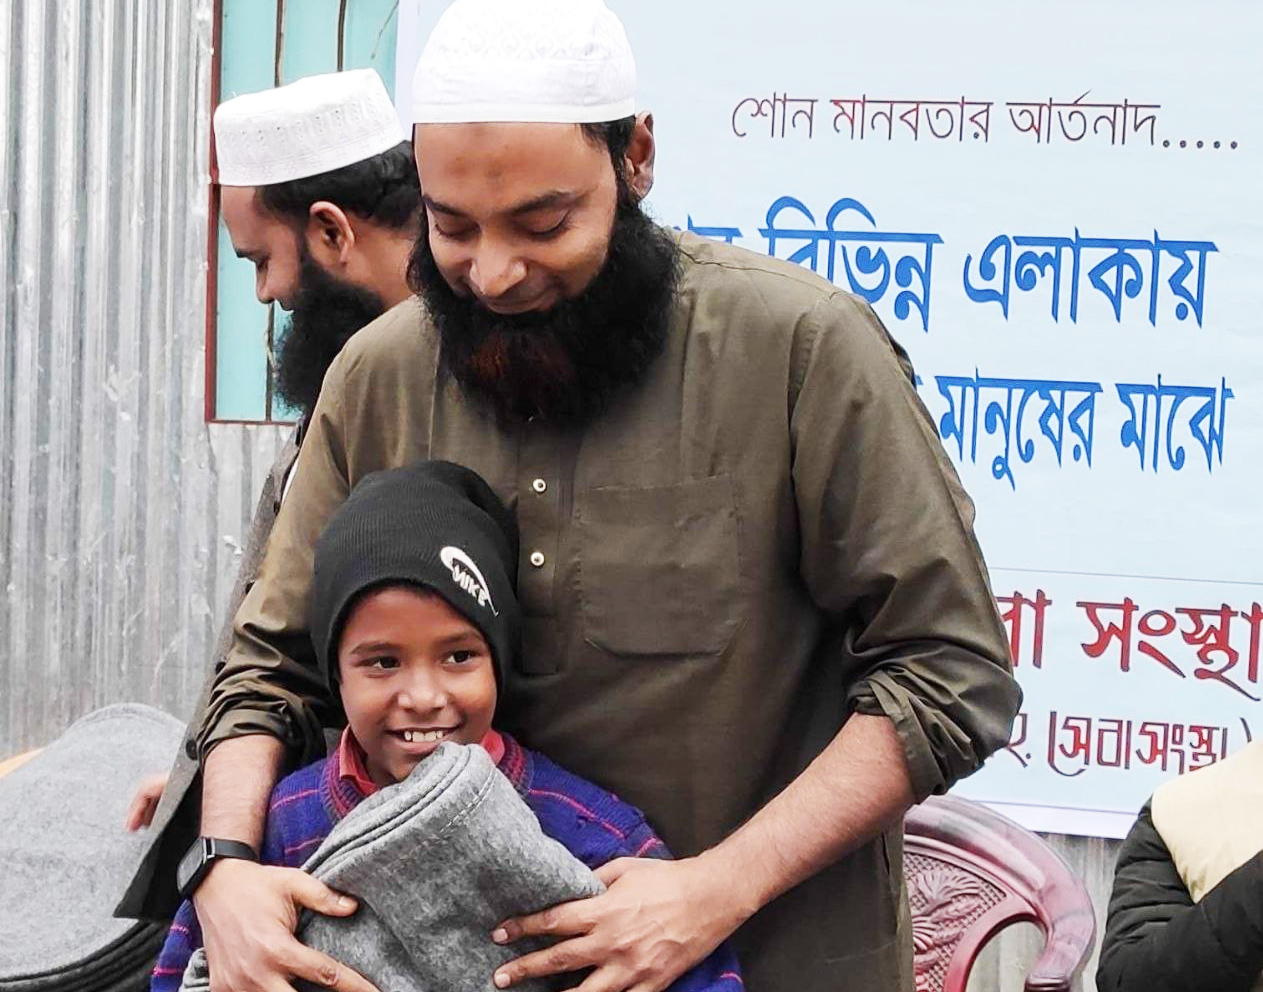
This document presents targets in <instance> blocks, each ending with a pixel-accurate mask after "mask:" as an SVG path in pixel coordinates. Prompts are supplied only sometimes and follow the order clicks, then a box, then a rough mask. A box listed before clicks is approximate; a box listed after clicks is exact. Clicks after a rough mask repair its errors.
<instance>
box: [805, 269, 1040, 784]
mask: <svg viewBox="0 0 1263 992" xmlns="http://www.w3.org/2000/svg"><path fill="white" fill-rule="evenodd" d="M800 342H801V343H800V346H799V353H800V354H801V356H802V358H801V359H800V362H799V367H800V371H799V374H798V377H797V382H796V383H795V387H796V388H795V391H794V394H793V395H792V396H791V432H792V440H793V445H794V466H793V480H794V486H795V494H796V500H797V503H798V511H799V522H800V527H801V533H802V554H801V562H802V566H801V567H802V575H803V579H804V581H805V582H806V584H807V588H808V589H809V590H810V592H811V595H812V597H813V599H814V600H815V602H816V604H817V605H818V606H819V607H820V609H821V610H823V611H824V612H825V613H826V614H827V615H828V616H829V617H830V618H831V622H832V623H834V624H835V625H836V626H837V628H838V630H839V632H840V636H839V637H838V638H837V639H836V642H837V643H838V644H839V645H840V648H839V650H840V654H841V656H842V657H841V659H840V661H841V664H842V665H843V667H844V677H845V678H846V680H847V684H848V686H849V691H848V703H849V705H850V707H851V709H852V710H854V711H856V712H860V713H866V714H875V715H884V716H886V717H889V718H890V720H891V721H892V722H893V724H894V726H895V729H896V731H897V733H898V736H899V739H900V741H901V743H902V745H903V749H904V754H905V756H906V759H907V765H908V770H909V772H910V775H911V780H912V786H913V789H914V791H915V793H916V795H917V797H918V799H920V798H924V797H925V796H927V795H929V794H931V793H941V792H944V791H946V790H947V789H948V788H950V787H951V785H952V784H953V783H954V782H955V781H956V780H957V779H959V778H961V777H963V776H965V775H968V774H969V773H971V772H973V771H975V770H976V769H977V768H978V767H979V766H980V765H981V764H982V762H983V761H984V760H985V759H986V757H987V756H988V755H990V754H992V753H993V752H994V751H996V750H998V749H999V748H1001V747H1003V746H1004V745H1005V744H1006V743H1007V742H1008V740H1009V734H1010V731H1011V728H1012V723H1013V719H1014V717H1015V715H1016V713H1017V709H1018V706H1019V704H1020V701H1021V691H1020V690H1019V688H1018V685H1017V682H1016V681H1015V679H1014V678H1013V674H1012V662H1011V660H1010V657H1009V647H1008V639H1007V637H1006V636H1005V631H1004V626H1003V624H1002V623H1001V621H1000V617H999V614H998V612H997V610H996V605H995V600H994V598H993V596H992V593H991V588H990V585H989V582H988V578H987V572H986V566H985V564H984V562H983V559H982V553H981V551H980V549H979V547H978V542H977V540H976V538H975V536H974V532H973V522H974V509H973V504H972V502H971V501H970V499H969V497H968V496H967V495H966V494H965V491H964V489H963V488H962V486H961V484H960V480H959V478H958V477H957V475H956V472H955V470H954V468H953V467H952V465H951V463H950V461H949V460H948V458H947V454H946V452H945V451H944V449H943V446H942V444H941V443H940V441H939V437H938V432H937V431H936V430H935V428H934V424H933V421H932V420H931V418H930V415H929V413H928V412H927V410H926V409H925V407H924V406H923V405H922V403H921V401H920V399H919V397H918V396H917V394H916V390H915V388H914V386H913V384H912V382H911V381H910V369H909V368H908V367H907V366H906V363H904V362H901V356H900V353H898V352H897V351H896V347H895V346H894V344H893V342H892V341H891V339H890V337H889V335H888V334H887V333H886V331H885V329H884V328H883V327H882V325H881V322H880V321H879V320H878V319H877V317H876V316H875V315H874V314H873V312H872V310H871V309H870V308H869V307H868V306H867V305H866V304H864V303H862V302H861V301H858V300H856V299H855V298H853V297H850V296H848V295H846V294H842V293H839V294H836V295H834V296H832V297H830V298H828V299H827V300H824V301H822V302H821V303H820V304H819V305H817V306H816V308H815V309H814V310H813V311H812V313H811V314H809V316H808V317H807V319H806V320H805V321H804V323H803V325H802V326H801V327H800Z"/></svg>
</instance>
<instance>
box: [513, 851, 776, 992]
mask: <svg viewBox="0 0 1263 992" xmlns="http://www.w3.org/2000/svg"><path fill="white" fill-rule="evenodd" d="M704 857H705V856H704V855H703V857H701V858H689V859H686V860H684V861H656V860H651V859H647V858H619V859H618V860H616V861H611V862H610V863H609V864H607V865H603V866H602V867H601V868H599V869H598V870H597V872H596V874H597V877H598V878H599V879H600V880H601V881H602V882H604V883H605V884H606V885H607V886H608V889H607V890H606V891H605V892H604V893H602V894H601V895H599V896H593V897H592V898H591V899H582V900H579V901H576V902H569V903H563V904H562V905H560V906H555V907H553V908H552V909H547V910H545V911H544V912H542V913H536V914H534V915H533V916H523V917H518V918H516V919H512V920H507V921H505V922H504V923H502V924H501V925H500V927H499V928H498V929H497V930H496V931H495V933H493V934H492V939H493V940H494V941H495V942H496V943H498V944H503V943H509V942H511V941H515V940H517V939H519V938H521V937H526V936H543V937H555V938H560V942H559V943H557V944H555V945H553V946H552V947H549V948H547V949H545V950H542V951H536V952H534V953H532V954H527V955H525V956H523V957H520V958H518V959H517V960H516V961H511V962H509V963H508V964H506V965H504V966H503V967H502V968H500V969H499V970H498V971H497V972H496V974H495V984H496V987H497V988H502V989H503V988H507V987H508V986H510V985H514V984H516V983H518V982H520V981H522V980H523V979H526V978H538V977H541V976H544V975H557V974H562V973H565V972H569V971H577V970H579V969H582V968H592V967H595V969H596V970H595V971H593V972H592V974H590V975H589V976H588V977H587V978H586V979H584V980H583V982H582V983H581V984H580V985H579V986H578V989H579V992H625V990H628V989H635V990H636V992H661V990H662V989H665V988H666V987H667V986H668V985H670V984H671V983H672V982H673V981H675V980H676V979H677V978H679V977H680V976H681V975H682V974H684V972H686V971H688V969H689V968H691V967H692V966H693V965H695V964H697V962H699V961H701V960H702V959H703V958H704V957H706V955H707V954H709V953H710V952H711V951H713V950H714V949H715V948H716V947H718V946H719V944H720V943H721V942H722V941H723V940H724V939H725V938H726V937H728V936H729V935H730V934H731V933H732V932H733V931H734V930H736V929H737V927H739V926H740V925H741V924H742V923H744V922H745V921H746V920H747V919H748V918H749V917H750V916H751V915H753V912H754V906H753V905H751V906H743V897H741V896H740V895H739V894H738V893H735V892H733V891H732V888H731V885H732V882H733V880H732V879H731V878H727V879H725V878H724V877H723V876H722V875H719V874H717V873H716V872H714V871H711V870H710V869H709V866H707V865H706V864H704V863H703V859H704ZM567 938H568V939H567Z"/></svg>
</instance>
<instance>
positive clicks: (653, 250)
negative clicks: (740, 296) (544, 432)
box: [408, 187, 679, 427]
mask: <svg viewBox="0 0 1263 992" xmlns="http://www.w3.org/2000/svg"><path fill="white" fill-rule="evenodd" d="M678 253H679V249H678V247H677V245H676V243H675V240H674V239H673V238H672V237H671V235H670V234H669V233H667V232H666V231H665V230H663V229H662V228H660V227H659V226H658V225H657V224H655V223H654V222H653V221H651V220H650V219H649V218H648V216H646V215H645V213H644V212H643V211H642V210H641V209H640V205H639V204H638V203H636V202H635V201H634V200H633V199H632V198H631V196H630V195H629V193H628V192H627V190H626V188H625V187H624V188H623V189H622V190H620V195H619V202H618V207H617V209H616V210H615V214H614V224H613V227H612V230H611V233H610V244H609V252H608V255H607V257H606V260H605V263H604V265H602V267H601V269H600V271H599V272H598V273H597V274H596V276H595V277H594V278H593V280H592V282H591V283H589V285H588V287H587V289H585V290H584V291H583V292H582V293H581V294H580V295H579V296H577V297H575V298H573V299H569V300H563V301H562V302H560V303H558V304H556V305H555V306H553V307H551V308H549V309H548V310H546V311H542V312H539V313H524V314H511V315H501V314H496V313H493V312H492V311H490V310H488V309H487V308H486V307H484V306H482V305H481V304H480V303H478V302H477V301H476V300H475V299H473V298H472V297H462V296H458V295H457V294H456V293H455V292H454V291H453V290H452V288H451V287H450V286H449V285H448V284H447V280H445V279H444V278H443V276H442V275H441V274H440V273H439V270H438V266H437V265H436V264H435V261H434V255H433V253H432V252H431V251H430V240H429V235H428V232H427V226H426V225H425V224H422V226H421V233H420V234H419V235H418V237H417V242H416V245H415V247H414V248H413V251H412V259H411V262H410V263H409V266H408V281H409V283H410V285H411V286H412V289H413V291H414V292H416V293H417V295H419V296H420V297H421V299H422V301H423V302H424V303H425V305H426V307H427V308H428V310H429V312H430V315H431V317H432V318H433V320H434V323H435V326H436V327H437V329H438V332H439V338H440V342H441V345H442V356H443V358H442V363H443V368H444V369H446V370H447V372H448V373H450V374H451V375H452V376H453V377H454V378H455V379H456V381H457V382H458V383H459V384H460V386H461V388H462V389H463V390H464V392H465V393H466V394H467V395H468V396H471V397H473V398H474V399H476V400H478V401H479V402H481V403H483V404H484V405H486V406H487V407H489V408H490V409H491V411H492V412H493V413H494V414H495V416H496V417H497V418H498V419H499V420H500V422H501V423H506V424H515V423H522V422H524V421H526V420H530V419H537V420H539V421H542V422H544V423H547V424H550V425H552V426H556V427H569V426H576V425H579V424H584V423H587V422H588V421H590V420H592V419H593V418H594V417H596V416H597V415H598V414H600V413H601V412H603V411H604V410H605V409H606V408H607V407H608V406H609V404H610V403H611V401H612V400H614V398H615V397H617V396H618V395H619V394H620V393H621V392H622V391H623V390H624V389H625V388H626V387H627V386H629V385H630V384H632V383H635V382H637V381H639V380H640V379H641V378H642V377H643V376H644V374H645V372H646V371H647V370H648V368H649V366H650V365H651V364H652V362H653V360H654V359H655V358H657V357H658V355H659V354H661V352H662V349H663V346H664V345H665V344H666V340H667V330H668V322H669V320H670V315H671V303H672V301H673V299H674V296H675V286H676V282H677V277H678V274H679V260H678Z"/></svg>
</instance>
